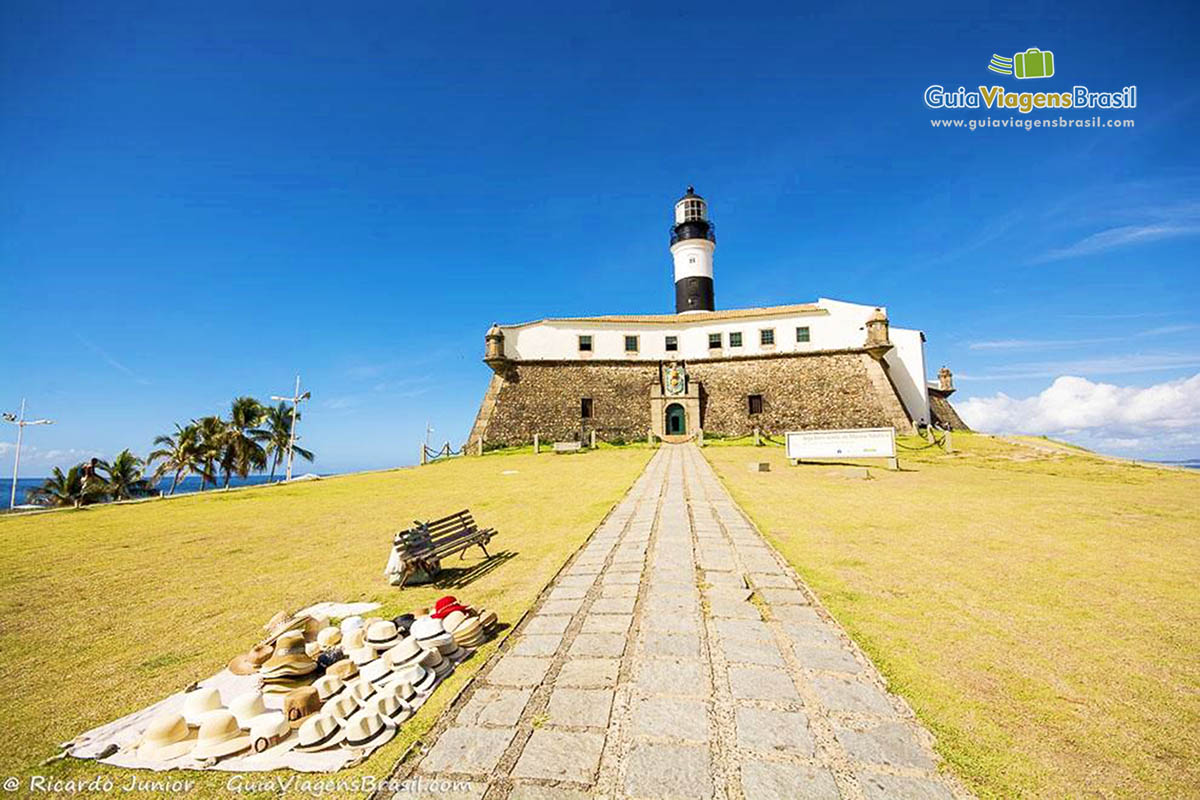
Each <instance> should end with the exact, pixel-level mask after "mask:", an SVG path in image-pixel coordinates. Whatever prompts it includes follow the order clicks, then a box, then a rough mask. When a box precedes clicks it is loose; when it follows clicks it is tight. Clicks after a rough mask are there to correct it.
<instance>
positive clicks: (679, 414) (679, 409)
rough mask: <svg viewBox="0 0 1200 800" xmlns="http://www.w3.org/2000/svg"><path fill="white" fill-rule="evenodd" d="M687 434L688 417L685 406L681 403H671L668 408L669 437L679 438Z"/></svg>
mask: <svg viewBox="0 0 1200 800" xmlns="http://www.w3.org/2000/svg"><path fill="white" fill-rule="evenodd" d="M684 433H687V416H686V415H685V414H684V411H683V406H681V405H679V403H671V405H669V406H667V435H668V436H679V435H681V434H684Z"/></svg>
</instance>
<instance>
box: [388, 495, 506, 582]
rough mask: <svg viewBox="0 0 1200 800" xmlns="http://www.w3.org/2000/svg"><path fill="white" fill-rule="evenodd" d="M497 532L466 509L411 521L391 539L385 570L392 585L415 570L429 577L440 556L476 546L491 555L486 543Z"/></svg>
mask: <svg viewBox="0 0 1200 800" xmlns="http://www.w3.org/2000/svg"><path fill="white" fill-rule="evenodd" d="M495 535H496V531H495V529H494V528H480V527H479V526H478V525H476V524H475V519H474V518H473V517H472V516H471V512H470V511H469V510H468V509H465V508H464V509H463V510H462V511H459V512H458V513H456V514H451V515H450V516H448V517H442V518H441V519H435V520H433V521H431V522H420V521H417V520H414V521H413V527H412V528H409V529H408V530H404V531H400V532H399V533H397V534H396V536H395V538H394V539H393V541H392V556H391V558H390V559H388V566H387V569H386V570H385V574H387V575H388V577H389V578H390V579H391V582H392V584H393V585H396V586H404V585H405V583H406V582H407V581H408V580H409V579H410V578H411V577H413V576H414V575H416V574H417V573H423V574H424V576H425V577H426V578H427V579H428V580H433V577H434V576H435V575H436V574H437V573H438V571H439V570H440V569H441V561H442V559H443V558H447V557H449V556H452V555H454V554H455V553H458V557H459V558H463V557H464V556H465V555H466V551H467V550H469V549H470V548H472V547H478V548H479V549H480V550H482V551H483V554H484V555H485V556H486V557H488V558H491V557H492V556H491V554H490V553H489V552H488V551H487V544H488V542H490V541H491V540H492V537H493V536H495Z"/></svg>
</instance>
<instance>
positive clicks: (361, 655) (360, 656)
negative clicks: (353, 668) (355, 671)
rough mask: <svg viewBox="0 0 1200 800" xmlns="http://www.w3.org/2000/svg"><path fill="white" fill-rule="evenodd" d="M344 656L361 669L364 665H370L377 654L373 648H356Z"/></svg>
mask: <svg viewBox="0 0 1200 800" xmlns="http://www.w3.org/2000/svg"><path fill="white" fill-rule="evenodd" d="M346 655H347V656H348V657H349V658H350V660H351V661H353V662H354V663H355V664H357V665H358V666H359V668H360V669H361V668H362V667H363V666H364V665H365V664H370V663H371V662H372V661H374V660H375V659H376V658H377V657H378V654H376V652H375V648H373V647H356V648H354V649H353V650H348V651H347V652H346Z"/></svg>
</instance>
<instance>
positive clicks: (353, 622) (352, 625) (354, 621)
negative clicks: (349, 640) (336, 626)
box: [340, 616, 366, 636]
mask: <svg viewBox="0 0 1200 800" xmlns="http://www.w3.org/2000/svg"><path fill="white" fill-rule="evenodd" d="M365 626H366V623H365V622H363V618H362V617H357V616H356V617H346V618H345V619H344V620H342V624H341V625H340V627H341V629H342V636H349V635H350V631H354V630H358V629H359V628H363V627H365Z"/></svg>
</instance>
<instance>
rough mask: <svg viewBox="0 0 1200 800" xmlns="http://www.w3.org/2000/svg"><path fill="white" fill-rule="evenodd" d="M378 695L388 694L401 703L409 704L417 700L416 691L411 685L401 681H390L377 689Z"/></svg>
mask: <svg viewBox="0 0 1200 800" xmlns="http://www.w3.org/2000/svg"><path fill="white" fill-rule="evenodd" d="M379 693H380V694H390V695H392V696H393V697H395V698H396V699H397V700H399V701H400V702H402V703H411V702H412V701H413V700H416V699H417V690H416V689H414V688H413V685H412V684H411V683H408V682H407V681H401V680H394V679H393V680H391V681H389V682H388V683H386V684H384V685H383V686H380V687H379Z"/></svg>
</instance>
